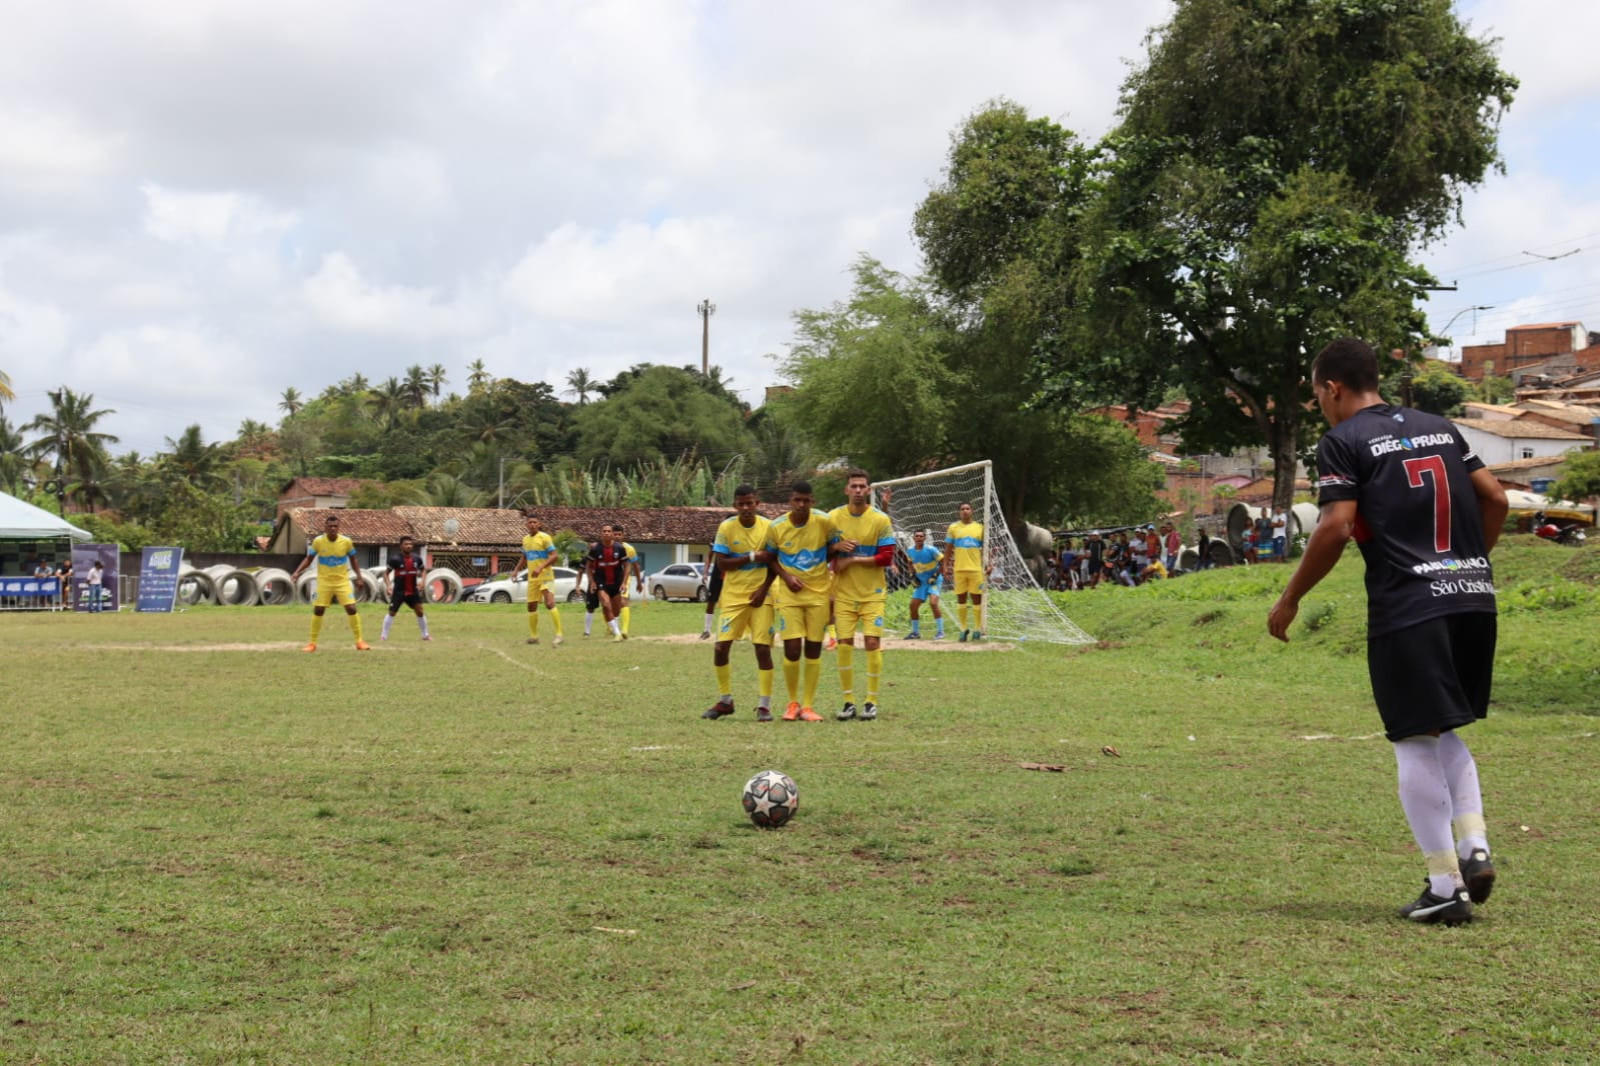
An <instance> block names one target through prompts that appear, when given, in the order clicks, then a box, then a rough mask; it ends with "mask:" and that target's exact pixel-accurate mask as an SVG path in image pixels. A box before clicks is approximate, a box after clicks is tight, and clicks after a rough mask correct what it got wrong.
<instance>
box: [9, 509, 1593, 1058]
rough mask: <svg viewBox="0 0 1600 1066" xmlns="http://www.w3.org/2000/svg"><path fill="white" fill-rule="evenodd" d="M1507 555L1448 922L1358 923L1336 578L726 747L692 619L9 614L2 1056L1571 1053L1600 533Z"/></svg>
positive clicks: (1357, 820)
mask: <svg viewBox="0 0 1600 1066" xmlns="http://www.w3.org/2000/svg"><path fill="white" fill-rule="evenodd" d="M1353 554H1354V553H1353V552H1352V556H1353ZM1496 565H1497V568H1498V570H1499V573H1498V577H1499V582H1500V585H1501V587H1502V591H1503V597H1502V605H1503V613H1502V618H1501V653H1500V657H1499V670H1498V675H1497V689H1496V701H1495V705H1494V709H1493V712H1492V713H1491V716H1490V718H1489V719H1488V720H1487V721H1486V722H1484V723H1482V724H1480V725H1477V726H1474V727H1473V728H1472V729H1471V730H1470V731H1469V732H1468V734H1467V739H1468V740H1469V742H1470V743H1471V744H1472V745H1473V748H1474V751H1475V753H1476V754H1477V757H1478V760H1479V764H1480V768H1481V772H1482V776H1483V781H1484V788H1485V793H1486V799H1487V803H1488V808H1489V809H1488V818H1489V826H1490V833H1491V840H1492V842H1493V844H1494V846H1495V849H1496V852H1495V856H1496V864H1497V866H1498V867H1499V869H1500V872H1501V879H1500V883H1499V886H1498V887H1497V889H1496V892H1495V896H1494V899H1493V900H1492V901H1491V902H1490V903H1488V904H1487V905H1485V906H1484V907H1482V908H1480V910H1479V912H1478V913H1479V917H1478V920H1477V921H1475V922H1474V923H1473V924H1471V925H1470V926H1466V927H1462V928H1459V929H1445V928H1434V927H1414V926H1409V925H1407V924H1405V923H1402V922H1401V921H1399V920H1397V919H1396V918H1395V917H1394V913H1393V912H1394V908H1395V907H1396V906H1397V905H1398V904H1400V903H1402V902H1405V901H1406V900H1407V899H1409V898H1411V897H1413V896H1414V895H1415V894H1416V892H1417V891H1418V889H1419V887H1420V881H1421V879H1422V865H1421V860H1420V857H1419V856H1418V855H1417V853H1416V850H1415V847H1414V845H1413V844H1412V841H1411V838H1410V834H1409V832H1408V830H1407V828H1406V825H1405V822H1404V819H1403V818H1402V816H1401V813H1400V810H1399V805H1398V802H1397V801H1396V799H1395V785H1394V768H1393V756H1392V754H1391V751H1390V748H1389V745H1388V744H1387V743H1386V742H1385V741H1384V740H1383V739H1382V738H1381V737H1380V736H1376V735H1375V734H1376V732H1377V729H1378V725H1377V718H1376V714H1375V713H1374V712H1373V710H1372V709H1371V706H1370V700H1369V697H1368V691H1367V682H1366V674H1365V666H1364V658H1363V654H1364V611H1365V607H1364V598H1363V595H1362V592H1361V588H1360V571H1361V566H1360V562H1359V560H1358V559H1355V558H1353V557H1352V558H1349V559H1347V560H1346V561H1345V562H1344V564H1343V565H1342V566H1341V567H1340V568H1339V570H1338V571H1337V572H1336V574H1335V575H1334V577H1333V578H1331V579H1330V580H1329V581H1328V582H1326V583H1325V584H1324V586H1323V587H1322V588H1320V589H1319V590H1317V592H1315V593H1313V595H1312V596H1311V597H1310V598H1309V599H1308V601H1307V602H1306V603H1305V604H1304V605H1303V606H1302V610H1301V615H1300V618H1301V624H1300V625H1297V627H1296V630H1295V632H1294V637H1295V640H1294V643H1292V644H1291V645H1289V646H1284V645H1281V644H1278V643H1276V642H1274V641H1271V640H1270V639H1268V637H1267V636H1266V629H1265V616H1266V611H1267V608H1268V606H1269V605H1270V603H1271V600H1272V598H1273V597H1274V596H1275V594H1276V591H1277V589H1278V588H1280V587H1281V585H1282V583H1283V581H1284V580H1285V578H1286V577H1287V574H1288V568H1287V567H1273V566H1263V567H1255V568H1251V569H1249V570H1234V571H1217V572H1212V573H1207V574H1201V575H1194V576H1189V577H1185V578H1183V579H1181V580H1176V581H1171V582H1167V583H1164V584H1161V585H1156V586H1150V587H1147V588H1144V589H1137V590H1125V589H1111V588H1105V589H1100V590H1096V591H1094V592H1090V593H1082V594H1077V595H1073V596H1069V597H1066V598H1065V599H1064V603H1065V605H1066V606H1067V609H1068V611H1069V613H1071V615H1072V616H1073V618H1074V619H1075V620H1077V621H1078V622H1079V623H1080V624H1082V625H1083V626H1084V627H1085V628H1086V629H1088V630H1089V631H1090V632H1091V633H1094V634H1095V635H1096V636H1098V637H1100V638H1101V640H1102V643H1101V645H1100V646H1099V647H1095V648H1074V649H1062V648H1057V647H1049V646H1033V645H1022V646H1019V647H1017V648H1015V649H1006V648H1003V647H998V646H986V647H981V648H980V649H979V650H977V651H971V650H965V649H963V650H960V651H943V652H941V651H932V650H911V649H904V648H902V647H892V648H891V649H890V651H889V654H888V655H887V657H886V659H887V662H886V680H887V687H886V692H885V696H884V701H883V717H882V718H881V719H880V720H879V721H877V722H874V723H849V724H840V723H835V722H832V721H829V722H827V723H824V724H815V725H803V724H784V723H778V724H774V725H759V726H758V725H757V724H755V722H754V721H753V720H752V715H751V710H752V708H753V706H754V670H753V665H752V657H751V655H750V653H749V651H748V649H747V648H745V647H743V646H736V647H735V649H734V669H735V679H736V683H737V685H738V697H739V701H740V702H739V712H738V714H737V715H736V716H735V717H733V718H731V719H727V720H724V721H720V722H705V721H702V720H700V718H699V717H698V716H699V712H700V711H701V710H702V709H704V708H705V707H706V706H707V705H708V704H709V702H710V700H711V699H712V697H713V696H714V692H713V686H712V678H711V667H710V657H711V653H710V649H709V646H708V645H706V644H701V643H698V642H693V641H692V640H690V641H688V642H686V641H685V640H684V639H683V638H684V636H685V635H690V636H692V635H693V634H696V633H698V632H699V629H700V622H699V619H700V614H699V608H698V607H697V606H694V605H658V604H651V605H648V606H645V607H642V608H640V609H637V610H636V612H635V618H634V632H635V638H636V639H634V640H631V641H629V642H627V643H626V644H624V645H620V646H617V645H612V644H610V643H609V642H607V641H605V640H604V639H603V638H601V637H599V636H596V637H594V638H590V639H589V640H587V641H586V640H584V639H583V638H582V637H581V636H579V633H581V618H582V616H581V614H580V613H578V611H577V610H576V609H575V608H564V616H565V619H566V631H567V643H566V646H565V647H562V648H559V649H554V648H551V647H549V646H548V643H546V644H545V645H541V646H539V647H528V646H526V645H524V644H523V642H522V638H523V636H524V635H525V632H524V626H523V615H522V612H521V608H520V607H518V608H516V609H509V608H496V607H485V606H479V607H453V608H436V609H435V610H433V611H432V612H430V613H431V616H432V618H433V628H434V633H435V638H436V639H435V640H434V642H433V643H431V644H428V645H423V644H421V643H420V642H418V640H417V633H416V627H415V624H414V622H412V621H411V620H410V619H409V617H408V616H404V615H403V616H402V617H401V618H400V619H398V620H397V623H396V626H395V637H394V638H393V639H391V641H390V642H389V643H388V644H384V645H378V647H377V648H376V649H375V650H374V651H373V652H372V653H370V654H365V655H358V654H357V653H356V652H355V651H354V650H353V649H352V648H351V647H350V640H349V635H348V630H347V629H346V628H345V625H344V619H343V618H342V616H339V615H338V614H337V613H334V614H330V616H329V619H328V623H327V626H326V628H325V630H324V634H323V650H321V651H319V652H318V653H317V654H316V655H303V654H301V653H300V652H299V651H298V650H297V648H298V646H299V645H300V644H301V643H303V642H304V639H305V634H306V624H307V619H308V616H309V610H308V609H304V608H298V609H272V608H254V609H239V608H200V609H194V610H190V611H188V612H186V613H181V614H174V615H165V616H157V615H133V614H127V613H125V614H122V615H120V616H104V615H102V616H94V617H91V616H84V615H78V616H9V617H0V635H3V637H4V648H5V656H6V665H7V669H6V671H5V675H4V676H5V686H4V687H5V693H6V695H5V705H6V710H5V712H4V720H5V724H6V730H5V734H4V736H5V744H4V754H3V756H0V1022H3V1023H4V1024H0V1062H6V1063H32V1062H39V1063H52V1064H54V1063H112V1062H140V1063H144V1062H150V1063H156V1062H159V1063H238V1062H256V1063H297V1064H302V1063H367V1062H372V1063H433V1062H441V1063H442V1062H495V1063H499V1062H505V1063H518V1062H530V1063H546V1062H554V1063H624V1062H626V1063H632V1062H641V1063H646V1062H649V1063H752V1062H763V1061H787V1062H794V1061H800V1062H816V1063H872V1064H890V1063H1007V1064H1009V1063H1055V1062H1071V1061H1082V1062H1094V1063H1124V1062H1126V1063H1134V1062H1172V1063H1178V1062H1197V1061H1230V1062H1235V1061H1242V1062H1262V1063H1286V1062H1319V1063H1321V1062H1327V1063H1374V1062H1431V1063H1438V1062H1452V1061H1463V1060H1467V1059H1472V1060H1474V1061H1478V1062H1495V1061H1499V1062H1533V1061H1538V1062H1589V1061H1592V1060H1593V1059H1594V1058H1595V1057H1596V1054H1597V1051H1596V1049H1597V1046H1600V1044H1597V1038H1596V1035H1595V1034H1596V1032H1597V1031H1600V965H1597V964H1600V951H1597V949H1596V947H1595V945H1596V942H1597V939H1596V932H1595V920H1596V916H1597V911H1596V907H1595V899H1596V897H1595V895H1594V894H1593V892H1592V888H1593V885H1594V883H1595V872H1596V870H1597V869H1600V835H1597V832H1596V819H1595V812H1596V810H1597V809H1600V779H1597V774H1596V771H1595V768H1596V763H1597V751H1600V738H1597V736H1596V733H1597V732H1600V701H1597V699H1596V692H1597V690H1600V591H1597V589H1596V583H1597V581H1600V544H1594V543H1591V545H1590V546H1589V547H1587V548H1586V549H1583V550H1581V551H1574V550H1572V549H1567V548H1560V547H1556V546H1552V545H1546V544H1539V543H1532V542H1530V541H1528V540H1527V539H1526V538H1514V539H1513V540H1512V541H1511V542H1510V543H1508V544H1507V545H1505V546H1504V547H1503V548H1502V549H1501V550H1500V551H1499V552H1497V555H1496ZM380 617H381V615H380V612H379V611H378V610H377V609H376V608H369V609H368V610H367V612H366V613H365V615H364V618H365V623H366V627H367V634H368V639H369V640H372V641H373V642H374V643H375V644H376V643H377V642H376V633H377V630H378V621H379V618H380ZM1312 627H1314V628H1312ZM597 628H598V626H597ZM544 634H545V636H546V639H547V641H548V636H549V625H548V622H546V623H545V624H544ZM858 660H859V656H858ZM827 661H828V666H829V670H828V671H827V672H825V674H824V679H823V693H824V697H823V698H822V699H821V700H819V705H820V709H825V710H830V711H831V710H832V705H833V703H834V702H835V700H834V693H836V692H837V682H836V680H835V679H834V678H833V677H831V676H830V675H831V662H832V660H831V657H828V660H827ZM859 670H860V665H859V661H858V671H859ZM781 686H782V682H781V678H780V681H779V687H780V692H781ZM1107 746H1110V747H1112V748H1114V749H1115V750H1116V751H1117V752H1118V753H1120V757H1112V756H1110V755H1107V754H1105V753H1103V751H1102V749H1103V748H1104V747H1107ZM1025 762H1036V763H1045V764H1054V765H1060V766H1064V767H1065V769H1064V770H1063V771H1062V772H1037V771H1030V770H1026V769H1023V768H1022V767H1021V765H1020V764H1022V763H1025ZM766 768H777V769H781V770H783V771H785V772H787V773H789V774H790V775H792V776H793V777H794V778H795V780H796V781H797V782H798V783H799V786H800V789H801V797H802V807H801V811H800V814H799V815H798V816H797V818H796V819H795V821H794V822H793V823H792V824H791V825H790V826H789V827H787V828H785V829H783V830H780V831H775V832H762V831H759V830H756V829H755V828H753V827H752V826H751V825H750V823H749V822H748V820H747V819H746V818H745V816H744V814H743V812H742V811H741V810H740V808H739V792H740V787H741V785H742V784H743V782H744V781H745V780H746V779H747V778H748V777H749V776H751V775H752V774H753V773H755V772H756V771H758V770H762V769H766Z"/></svg>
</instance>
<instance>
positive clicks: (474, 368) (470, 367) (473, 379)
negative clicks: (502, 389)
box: [467, 359, 493, 392]
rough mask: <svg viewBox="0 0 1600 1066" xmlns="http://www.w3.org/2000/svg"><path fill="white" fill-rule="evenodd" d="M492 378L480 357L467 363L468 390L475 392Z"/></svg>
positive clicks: (486, 384)
mask: <svg viewBox="0 0 1600 1066" xmlns="http://www.w3.org/2000/svg"><path fill="white" fill-rule="evenodd" d="M492 380H493V378H491V377H490V375H489V370H488V368H487V367H485V366H484V365H483V360H482V359H474V360H473V361H472V362H470V363H468V364H467V391H468V392H477V391H478V390H479V389H482V388H485V387H487V386H488V384H489V382H490V381H492Z"/></svg>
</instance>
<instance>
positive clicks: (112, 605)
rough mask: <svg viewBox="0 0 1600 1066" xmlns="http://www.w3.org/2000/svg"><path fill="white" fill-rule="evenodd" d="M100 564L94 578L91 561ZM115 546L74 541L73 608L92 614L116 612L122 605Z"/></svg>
mask: <svg viewBox="0 0 1600 1066" xmlns="http://www.w3.org/2000/svg"><path fill="white" fill-rule="evenodd" d="M95 563H99V564H100V573H99V580H98V581H95V580H93V578H92V576H91V572H92V571H93V570H94V564H95ZM118 576H119V575H118V573H117V546H116V545H115V544H74V545H73V546H72V609H73V610H75V611H87V612H88V613H90V614H95V613H98V612H100V611H115V610H117V609H118V608H119V607H121V606H122V600H121V595H120V593H119V592H118V590H117V584H118V581H117V578H118Z"/></svg>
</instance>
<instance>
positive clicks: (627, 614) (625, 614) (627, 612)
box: [621, 604, 633, 636]
mask: <svg viewBox="0 0 1600 1066" xmlns="http://www.w3.org/2000/svg"><path fill="white" fill-rule="evenodd" d="M632 616H633V605H632V604H629V605H628V606H627V607H624V608H623V609H622V619H621V621H622V635H623V636H627V635H628V619H629V618H631V617H632Z"/></svg>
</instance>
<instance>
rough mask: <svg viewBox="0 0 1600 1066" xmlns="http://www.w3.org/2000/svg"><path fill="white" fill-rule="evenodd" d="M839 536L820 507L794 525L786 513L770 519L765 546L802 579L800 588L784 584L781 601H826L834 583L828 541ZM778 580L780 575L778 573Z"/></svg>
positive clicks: (821, 602) (817, 602)
mask: <svg viewBox="0 0 1600 1066" xmlns="http://www.w3.org/2000/svg"><path fill="white" fill-rule="evenodd" d="M838 539H839V537H838V534H836V533H835V532H834V531H833V523H832V522H830V521H829V520H828V516H827V515H825V514H823V513H822V512H820V511H812V512H811V516H810V517H809V518H808V519H806V524H805V525H803V526H797V525H795V524H794V523H793V522H792V521H790V519H789V516H788V515H787V514H785V515H784V516H783V517H782V518H780V519H778V520H777V521H776V522H774V523H772V526H771V528H770V529H768V530H767V545H766V546H767V550H768V551H774V552H777V553H778V563H779V565H781V566H782V567H783V568H784V570H786V571H788V572H789V573H791V574H793V575H794V576H795V577H798V578H799V579H800V580H801V581H802V582H804V586H803V587H802V588H801V589H800V591H799V592H795V591H793V590H792V589H790V588H789V586H788V585H784V586H783V589H782V592H781V593H780V594H779V595H780V598H781V600H782V602H783V603H784V605H786V606H789V605H793V606H797V607H803V606H807V605H816V604H825V603H827V602H828V591H829V588H830V586H831V585H832V584H833V573H832V571H830V570H829V569H828V545H830V544H832V543H833V542H834V541H836V540H838ZM723 581H724V582H726V581H727V578H723ZM778 581H779V582H782V581H783V579H782V578H781V577H780V578H779V579H778Z"/></svg>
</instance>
